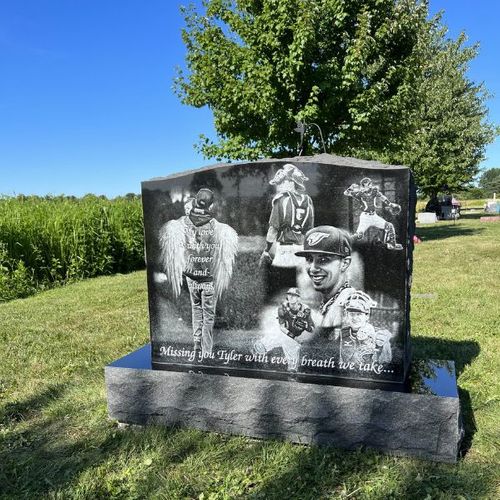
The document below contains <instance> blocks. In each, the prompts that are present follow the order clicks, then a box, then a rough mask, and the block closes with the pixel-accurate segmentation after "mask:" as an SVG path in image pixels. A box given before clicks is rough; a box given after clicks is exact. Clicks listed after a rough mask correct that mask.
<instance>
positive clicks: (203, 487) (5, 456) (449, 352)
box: [0, 337, 494, 500]
mask: <svg viewBox="0 0 500 500" xmlns="http://www.w3.org/2000/svg"><path fill="white" fill-rule="evenodd" d="M413 343H414V350H415V356H416V357H419V358H434V359H452V360H454V361H455V362H456V367H457V373H461V372H462V371H463V369H464V367H465V366H466V365H468V364H470V363H471V362H472V361H473V360H474V358H475V357H476V356H477V355H478V354H479V345H478V344H477V343H476V342H473V341H471V342H454V341H443V340H439V339H433V338H422V337H417V338H415V339H414V341H413ZM75 389H77V386H76V385H50V386H47V387H45V388H43V389H41V390H40V391H39V392H38V393H37V394H34V395H33V396H31V397H29V398H26V399H25V400H22V401H18V402H15V403H10V404H7V405H5V407H4V408H3V409H2V411H1V413H0V416H1V420H0V421H1V422H2V424H3V425H4V426H5V428H6V429H7V428H9V427H10V428H9V430H8V432H6V433H5V434H3V435H2V437H1V438H0V439H1V444H2V446H1V448H0V485H1V490H2V493H0V496H2V495H3V496H4V497H5V498H20V497H26V498H37V497H41V496H50V495H57V494H62V495H64V494H65V493H68V492H69V494H71V495H72V496H82V497H86V498H98V497H99V498H107V497H114V496H121V497H125V498H126V497H128V496H129V493H130V492H129V489H130V488H133V495H132V494H131V493H130V495H131V496H134V497H138V498H146V497H149V496H153V495H155V494H156V495H159V496H160V497H165V498H180V497H189V498H198V497H199V495H200V494H201V493H202V492H205V496H206V497H209V494H210V493H214V494H215V498H222V497H223V495H222V494H221V493H220V492H224V494H226V496H225V497H227V498H243V497H244V498H249V499H253V500H257V499H259V498H262V499H273V498H276V499H282V498H284V497H286V498H300V499H308V498H311V499H313V498H320V497H327V496H329V497H342V496H347V495H349V496H352V497H353V498H356V497H363V495H365V494H366V495H370V491H371V492H372V493H373V495H375V497H379V498H386V497H387V496H396V497H400V498H408V497H410V498H417V497H418V498H423V497H425V496H429V495H430V497H431V498H434V497H439V496H440V495H443V494H445V495H450V496H459V495H462V496H464V497H470V498H479V497H484V498H487V497H488V496H489V495H491V493H492V492H493V491H494V474H493V472H492V470H491V467H490V468H488V467H485V466H484V464H479V463H468V462H464V461H462V462H460V463H459V464H458V465H457V466H453V465H445V464H435V463H432V462H424V461H420V460H409V459H404V458H401V459H400V458H393V457H390V456H385V455H382V454H379V453H377V452H374V451H370V450H358V451H343V450H337V449H332V448H319V447H316V446H300V445H290V444H287V443H280V442H277V441H274V440H269V441H257V440H249V439H245V438H241V437H228V436H221V435H217V434H215V433H204V432H201V431H193V430H186V429H179V428H174V429H165V428H161V427H157V426H149V427H146V428H143V429H139V430H137V431H135V430H133V429H132V428H128V429H127V430H125V431H122V432H120V431H118V430H117V429H116V427H114V426H113V425H112V424H111V423H110V422H108V421H106V420H105V416H104V415H103V420H102V423H99V424H98V425H97V427H92V425H91V424H89V425H88V426H87V428H86V429H85V432H82V433H80V434H77V436H78V437H76V438H75V437H73V433H72V429H73V428H74V427H75V425H76V424H75V421H74V420H73V417H74V415H75V413H76V412H78V411H89V412H91V411H94V409H93V408H92V405H88V407H86V408H85V409H84V410H82V409H81V408H80V406H78V404H75V402H73V401H72V397H71V396H69V393H70V391H73V390H75ZM460 398H461V404H462V406H463V410H464V420H465V424H466V429H467V434H466V439H468V441H467V442H468V445H467V449H468V447H470V443H471V442H472V436H473V434H474V431H475V424H474V417H473V414H472V409H471V405H470V399H469V395H468V393H467V391H463V390H461V391H460ZM62 399H64V400H65V401H64V404H65V405H66V406H67V409H66V407H63V411H61V404H60V403H61V400H62ZM187 399H188V398H187ZM58 401H59V407H58V408H59V411H58V412H55V413H54V411H51V406H52V405H57V403H58ZM267 403H269V404H272V402H271V401H267ZM102 404H103V403H102ZM62 413H66V414H67V418H66V417H65V416H64V415H63V416H61V414H62ZM79 425H81V424H79ZM94 425H95V424H94ZM151 450H154V451H156V452H157V453H158V454H159V456H160V457H161V460H159V461H158V462H155V463H154V464H153V465H151V466H150V467H148V468H146V469H144V468H140V467H139V466H138V465H137V464H138V463H139V464H141V463H142V461H143V460H144V455H145V454H147V453H148V452H150V451H151ZM146 456H147V455H146ZM200 464H202V465H200ZM127 470H128V471H131V472H127V473H125V472H123V471H127ZM235 471H239V472H235ZM84 474H87V475H86V476H84ZM126 474H131V476H130V477H128V476H127V475H126ZM89 475H92V477H94V476H97V479H95V478H94V479H92V480H91V481H90V480H88V477H89ZM86 478H87V480H86ZM131 483H132V484H131ZM367 485H369V486H370V488H373V489H372V490H364V488H365V486H367ZM207 492H208V493H209V494H208V495H207ZM217 495H219V496H217ZM221 495H222V496H221ZM225 497H224V498H225Z"/></svg>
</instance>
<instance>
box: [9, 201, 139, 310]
mask: <svg viewBox="0 0 500 500" xmlns="http://www.w3.org/2000/svg"><path fill="white" fill-rule="evenodd" d="M143 267H144V247H143V224H142V207H141V202H140V200H139V199H137V198H131V199H128V198H117V199H114V200H108V199H105V198H100V197H97V196H93V195H87V196H85V197H83V198H81V199H72V198H67V197H45V198H40V197H35V196H32V197H31V196H30V197H24V196H19V197H17V198H1V199H0V302H2V301H6V300H10V299H13V298H18V297H26V296H28V295H32V294H33V293H35V292H36V291H39V290H43V289H47V288H51V287H53V286H54V285H58V284H64V283H68V282H73V281H77V280H80V279H83V278H91V277H94V276H99V275H106V274H114V273H127V272H130V271H134V270H137V269H141V268H143Z"/></svg>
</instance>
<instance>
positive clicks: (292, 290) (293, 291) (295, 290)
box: [286, 287, 300, 297]
mask: <svg viewBox="0 0 500 500" xmlns="http://www.w3.org/2000/svg"><path fill="white" fill-rule="evenodd" d="M286 294H287V295H296V296H297V297H300V291H299V289H298V288H295V287H293V288H289V289H288V292H286Z"/></svg>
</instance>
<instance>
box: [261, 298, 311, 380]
mask: <svg viewBox="0 0 500 500" xmlns="http://www.w3.org/2000/svg"><path fill="white" fill-rule="evenodd" d="M299 299H300V292H299V289H298V288H290V289H289V290H288V292H287V293H286V300H285V301H283V302H282V303H281V304H280V306H279V307H278V318H277V319H278V323H279V331H278V330H271V331H268V332H267V333H266V335H265V336H264V337H263V338H262V339H260V340H258V341H257V342H255V344H254V349H253V350H254V353H255V354H259V355H262V354H266V353H267V352H269V351H270V350H271V349H274V348H275V347H281V348H282V349H283V354H284V355H285V358H286V360H287V367H288V371H290V372H295V371H297V368H298V363H299V357H300V343H299V342H298V341H297V340H296V338H297V337H299V336H300V335H302V333H304V332H312V331H313V328H314V323H313V320H312V318H311V310H310V308H309V307H307V306H306V305H305V304H303V303H301V302H300V300H299Z"/></svg>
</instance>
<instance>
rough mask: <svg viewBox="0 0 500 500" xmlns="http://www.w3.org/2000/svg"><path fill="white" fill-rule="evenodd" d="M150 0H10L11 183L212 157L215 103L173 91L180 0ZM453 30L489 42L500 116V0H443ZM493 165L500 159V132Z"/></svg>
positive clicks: (55, 183)
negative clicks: (206, 153) (209, 140)
mask: <svg viewBox="0 0 500 500" xmlns="http://www.w3.org/2000/svg"><path fill="white" fill-rule="evenodd" d="M182 3H188V2H177V1H166V0H148V1H146V2H139V1H138V0H128V1H125V0H121V1H118V0H104V1H103V0H99V1H97V0H85V1H82V0H79V1H77V0H74V1H71V0H20V1H10V2H9V1H5V2H1V3H0V174H1V175H0V193H3V194H7V195H14V194H19V193H24V194H40V195H44V194H61V193H64V194H72V195H76V196H81V195H83V194H85V193H89V192H90V193H96V194H105V195H107V196H111V197H112V196H116V195H119V194H125V193H127V192H139V191H140V182H141V180H146V179H149V178H151V177H158V176H162V175H167V174H169V173H173V172H179V171H182V170H185V169H190V168H196V167H200V166H203V165H204V164H207V163H210V162H207V161H206V160H204V159H203V158H202V157H201V155H198V154H197V153H196V152H195V151H194V149H193V144H194V143H195V142H197V138H198V135H199V134H200V133H205V134H207V135H213V133H214V132H213V126H212V120H211V114H210V112H209V111H208V110H206V109H201V110H200V109H195V108H190V107H187V106H184V105H182V104H180V102H179V100H178V99H177V97H176V96H175V95H174V94H173V91H172V79H173V76H174V74H175V67H176V66H178V65H182V64H183V61H184V53H185V50H184V47H183V45H182V41H181V37H180V30H181V27H182V25H183V20H182V17H181V15H180V13H179V5H181V4H182ZM430 8H431V12H436V11H438V10H441V9H443V10H445V17H444V21H445V23H446V24H447V25H448V27H449V33H450V35H451V36H453V37H456V36H457V35H458V33H459V32H460V31H461V30H464V31H465V32H466V33H467V34H468V35H469V39H470V41H471V42H476V41H478V42H480V44H481V51H480V54H479V56H478V58H477V59H476V60H475V61H474V62H473V63H472V65H471V68H470V72H469V76H470V77H471V78H472V79H473V80H474V81H478V82H479V81H484V82H485V83H486V86H487V88H488V89H489V91H490V92H492V93H493V94H495V96H496V97H494V98H493V99H491V100H490V101H489V102H488V105H489V108H490V119H491V120H492V121H494V122H495V123H498V124H500V70H499V64H498V54H499V53H500V37H499V36H498V27H497V26H496V25H497V23H498V19H499V18H500V2H498V1H496V0H476V1H473V0H431V2H430ZM487 156H488V159H487V160H486V161H485V162H484V163H483V164H482V166H483V167H485V168H489V167H495V166H496V167H498V166H500V140H499V139H497V140H496V142H495V143H494V144H492V145H490V146H489V147H488V149H487Z"/></svg>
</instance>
